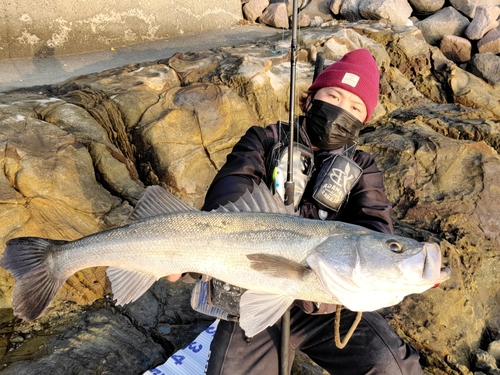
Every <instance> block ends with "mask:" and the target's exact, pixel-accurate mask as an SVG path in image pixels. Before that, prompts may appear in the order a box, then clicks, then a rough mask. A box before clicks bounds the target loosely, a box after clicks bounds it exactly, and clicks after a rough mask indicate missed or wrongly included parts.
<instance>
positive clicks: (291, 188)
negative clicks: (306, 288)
mask: <svg viewBox="0 0 500 375" xmlns="http://www.w3.org/2000/svg"><path fill="white" fill-rule="evenodd" d="M297 17H298V4H297V0H293V13H292V40H291V47H290V99H289V103H290V111H289V117H288V123H289V124H290V136H289V140H290V142H289V145H288V164H287V176H286V182H285V197H284V198H285V199H284V201H285V205H286V206H288V205H292V207H294V206H295V202H294V199H295V183H294V181H293V149H294V138H295V86H296V85H295V83H296V66H297V52H298V51H297ZM324 61H325V60H324V54H323V52H320V53H318V54H317V57H316V64H315V69H314V76H313V82H314V80H315V79H316V77H317V76H318V75H319V74H320V73H321V72H322V71H323V67H324ZM289 348H290V307H289V308H288V309H287V310H286V311H285V313H284V314H283V316H282V317H281V352H280V359H281V361H280V375H289V373H290V369H289V364H288V363H289V351H290V350H289Z"/></svg>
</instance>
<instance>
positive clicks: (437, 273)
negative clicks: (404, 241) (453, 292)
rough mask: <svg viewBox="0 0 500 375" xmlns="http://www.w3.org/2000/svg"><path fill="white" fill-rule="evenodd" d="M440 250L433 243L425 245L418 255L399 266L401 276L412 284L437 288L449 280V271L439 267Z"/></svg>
mask: <svg viewBox="0 0 500 375" xmlns="http://www.w3.org/2000/svg"><path fill="white" fill-rule="evenodd" d="M441 261H442V259H441V248H440V247H439V245H438V244H435V243H425V244H424V246H423V249H422V251H421V252H419V253H418V254H415V255H413V256H412V257H410V258H408V259H406V260H404V261H403V262H401V263H400V264H399V266H398V267H399V269H400V270H401V272H402V273H403V276H404V277H405V278H406V279H407V280H408V281H410V282H412V283H423V284H430V285H431V286H437V285H438V284H440V283H441V282H443V281H445V280H447V279H449V278H450V275H451V271H450V269H449V268H447V267H443V266H442V265H441Z"/></svg>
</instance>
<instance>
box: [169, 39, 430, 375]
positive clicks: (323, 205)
mask: <svg viewBox="0 0 500 375" xmlns="http://www.w3.org/2000/svg"><path fill="white" fill-rule="evenodd" d="M378 95H379V71H378V67H377V65H376V62H375V60H374V59H373V57H372V55H371V54H370V52H369V51H368V50H366V49H358V50H355V51H352V52H350V53H347V54H346V55H345V56H344V57H342V59H340V60H339V61H337V62H335V63H334V64H332V65H330V66H329V67H328V68H326V69H325V70H324V71H323V72H322V73H321V74H320V75H319V76H318V77H317V78H316V80H315V81H314V82H313V84H312V85H311V86H310V87H309V90H308V91H307V95H306V96H305V97H304V98H303V100H302V102H301V107H302V109H303V111H304V113H305V116H303V117H300V118H299V120H298V121H299V124H300V129H299V138H300V140H299V143H300V144H301V145H302V146H301V147H302V149H303V150H305V151H303V154H301V155H300V156H299V157H300V158H301V162H302V163H303V165H302V166H301V168H300V170H301V172H300V173H295V174H294V177H295V176H297V178H298V180H300V183H299V185H301V186H303V188H300V189H299V191H298V194H296V195H295V203H296V209H297V210H298V211H299V213H300V215H301V216H303V217H307V218H312V219H322V220H339V221H344V222H348V223H352V224H357V225H361V226H364V227H366V228H369V229H372V230H376V231H380V232H385V233H392V232H393V226H392V220H391V205H390V203H389V201H388V200H387V198H386V196H385V193H384V185H383V180H382V173H381V172H380V170H379V169H378V168H377V166H376V164H375V161H374V159H373V157H372V156H371V155H369V154H368V153H366V152H363V151H359V150H355V142H354V141H355V140H356V138H357V137H358V135H359V131H360V130H361V129H362V127H363V126H364V124H365V123H366V122H368V121H369V120H370V118H371V116H372V113H373V111H374V109H375V107H376V105H377V101H378ZM284 128H285V127H283V126H282V125H281V124H277V125H276V124H274V125H270V126H268V127H266V128H261V127H252V128H250V129H249V130H248V131H247V133H246V134H245V135H244V136H243V137H242V138H241V140H240V141H239V142H238V143H237V144H236V145H235V147H234V148H233V150H232V152H231V153H230V154H229V155H228V157H227V161H226V164H225V165H224V166H223V167H222V168H221V170H220V171H219V173H218V174H217V176H216V177H215V179H214V181H213V182H212V184H211V186H210V188H209V190H208V192H207V195H206V199H205V205H204V207H203V209H204V210H211V209H214V208H217V207H218V206H219V205H225V204H227V203H228V202H234V201H236V200H237V199H238V198H239V197H241V196H242V195H243V194H244V193H245V191H246V190H250V191H251V190H252V188H253V183H254V182H255V183H257V184H259V183H260V182H261V181H264V182H266V183H267V184H268V185H270V186H271V187H272V188H274V189H276V191H277V192H279V191H280V187H281V184H280V182H279V181H276V175H277V174H279V173H283V171H280V170H279V168H280V165H283V164H286V163H282V160H283V157H282V154H283V153H282V152H278V151H279V150H278V149H277V147H276V145H277V142H278V141H281V135H282V134H286V129H284ZM278 144H279V142H278ZM277 150H278V151H277ZM336 156H341V157H336ZM280 158H281V159H280ZM285 160H286V159H285ZM335 163H340V164H339V165H341V166H342V168H344V170H345V171H349V173H351V172H352V175H349V178H347V175H346V176H344V177H345V179H344V183H343V184H342V186H341V188H340V187H339V188H338V189H337V190H336V191H335V194H336V196H335V197H333V198H332V194H330V193H329V192H328V191H327V190H328V188H329V187H331V186H332V185H334V183H335V182H338V181H331V180H328V178H330V179H331V178H335V174H334V173H333V172H332V171H333V170H339V169H338V165H337V167H335V165H336V164H335ZM332 176H334V177H332ZM325 181H327V182H325ZM349 182H350V183H351V185H350V184H349ZM339 186H340V185H339ZM325 192H326V193H325ZM176 278H178V276H175V275H173V276H171V277H169V279H170V280H175V279H176ZM215 281H216V280H215ZM212 288H213V289H214V290H213V291H212V293H211V294H212V296H214V297H216V298H214V299H213V300H212V302H213V303H214V305H215V306H217V303H218V301H219V302H220V301H224V300H225V298H220V296H221V295H222V296H223V297H224V293H225V292H224V290H231V293H233V292H234V289H233V288H232V287H231V288H229V286H228V285H227V284H226V285H222V287H221V285H220V283H219V282H215V283H212ZM233 294H234V293H233ZM229 299H230V298H229ZM236 306H237V300H236ZM218 307H221V308H222V309H224V308H225V309H228V307H227V305H226V304H222V306H220V305H219V306H218ZM335 310H336V306H335V305H326V304H320V305H317V304H315V303H314V302H311V301H295V303H294V306H293V307H292V309H291V324H290V353H291V355H290V356H289V358H290V361H292V360H293V357H294V355H293V354H294V352H295V350H297V349H298V350H301V351H302V352H303V353H305V354H307V355H308V356H309V357H310V358H311V359H312V360H313V361H314V362H316V363H317V364H318V365H319V366H321V367H322V368H324V369H325V370H327V371H328V372H329V373H330V374H335V375H365V374H373V375H374V374H385V375H399V374H402V375H403V374H404V375H417V374H421V373H422V370H421V367H420V365H419V362H418V358H419V356H418V354H417V353H416V351H415V349H413V348H412V347H411V346H410V345H408V344H405V343H404V342H403V341H402V340H401V339H400V338H399V337H398V336H397V335H396V334H395V333H394V332H393V330H392V329H391V328H390V327H389V326H388V324H387V322H386V321H385V320H384V319H383V318H382V317H381V316H380V315H379V314H378V313H376V312H369V313H363V315H362V318H361V321H360V322H359V324H358V325H357V327H356V329H355V330H354V333H353V334H352V337H350V339H349V341H348V342H347V345H346V346H345V347H344V348H343V349H339V348H338V347H337V345H336V344H335V337H334V320H335ZM230 313H231V314H233V315H234V314H235V312H234V311H230ZM236 314H237V311H236ZM340 314H341V319H340V335H341V336H342V337H344V336H345V335H346V334H347V332H348V331H349V329H350V328H351V326H352V325H353V322H354V321H355V319H356V315H357V313H356V312H353V311H350V310H348V309H346V308H344V309H342V310H341V312H340ZM280 342H281V326H280V322H278V323H276V324H275V325H273V326H271V327H269V328H268V329H266V330H265V331H262V332H261V333H259V334H257V335H256V336H254V337H252V338H247V337H245V334H244V331H243V330H242V329H241V327H240V326H239V324H238V322H237V321H225V320H222V321H220V323H219V325H218V328H217V331H216V334H215V336H214V339H213V341H212V344H211V354H210V358H209V362H208V367H207V374H208V375H237V374H245V375H253V374H259V375H267V374H272V375H274V374H276V375H277V374H278V373H279V368H280V367H279V360H280V358H279V353H280ZM290 368H291V366H290Z"/></svg>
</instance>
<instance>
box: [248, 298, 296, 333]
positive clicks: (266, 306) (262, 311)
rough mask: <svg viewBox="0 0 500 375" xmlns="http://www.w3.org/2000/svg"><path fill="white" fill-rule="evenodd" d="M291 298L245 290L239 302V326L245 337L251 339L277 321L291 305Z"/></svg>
mask: <svg viewBox="0 0 500 375" xmlns="http://www.w3.org/2000/svg"><path fill="white" fill-rule="evenodd" d="M292 302H293V298H291V297H289V296H284V295H278V294H269V293H263V292H256V291H252V290H247V291H246V292H245V293H243V295H242V296H241V300H240V326H241V328H242V329H243V330H244V331H245V335H246V336H247V337H253V336H255V335H256V334H258V333H259V332H262V331H263V330H265V329H266V328H267V327H269V326H271V325H273V324H274V323H276V322H277V321H278V319H279V318H281V316H282V315H283V313H284V312H285V311H286V309H288V307H289V306H290V305H291V304H292Z"/></svg>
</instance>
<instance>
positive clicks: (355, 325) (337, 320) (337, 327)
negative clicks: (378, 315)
mask: <svg viewBox="0 0 500 375" xmlns="http://www.w3.org/2000/svg"><path fill="white" fill-rule="evenodd" d="M341 311H342V305H337V311H336V312H335V328H334V334H335V345H336V346H337V348H339V349H344V347H345V346H346V345H347V342H348V341H349V339H350V338H351V336H352V334H353V333H354V331H355V330H356V328H358V324H359V322H360V321H361V316H362V315H363V313H362V312H361V311H358V314H357V315H356V319H354V322H353V323H352V326H351V328H349V332H347V334H346V335H345V337H344V340H343V341H340V312H341Z"/></svg>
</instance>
